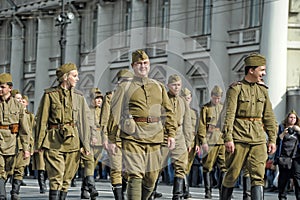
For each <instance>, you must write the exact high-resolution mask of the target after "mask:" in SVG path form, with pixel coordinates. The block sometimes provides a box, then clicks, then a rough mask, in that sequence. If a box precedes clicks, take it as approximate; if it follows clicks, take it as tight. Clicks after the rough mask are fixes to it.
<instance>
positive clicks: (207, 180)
mask: <svg viewBox="0 0 300 200" xmlns="http://www.w3.org/2000/svg"><path fill="white" fill-rule="evenodd" d="M203 180H204V188H205V198H206V199H211V198H212V196H211V179H210V173H209V172H204V173H203Z"/></svg>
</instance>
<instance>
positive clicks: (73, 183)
mask: <svg viewBox="0 0 300 200" xmlns="http://www.w3.org/2000/svg"><path fill="white" fill-rule="evenodd" d="M76 186H77V181H76V177H74V178H73V179H72V181H71V187H76Z"/></svg>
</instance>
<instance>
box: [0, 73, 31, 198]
mask: <svg viewBox="0 0 300 200" xmlns="http://www.w3.org/2000/svg"><path fill="white" fill-rule="evenodd" d="M12 86H13V83H12V77H11V75H10V74H7V73H2V74H0V112H1V114H0V116H1V117H0V133H1V135H2V139H1V141H0V172H1V173H0V200H5V199H6V191H5V180H6V179H7V175H8V173H9V172H12V171H13V170H14V168H13V167H14V162H15V159H16V152H18V149H17V140H18V137H19V138H20V141H21V143H20V144H21V146H22V147H21V149H22V151H21V152H20V156H21V157H22V159H23V160H26V161H27V160H29V159H30V141H29V138H30V136H31V132H30V124H28V121H27V116H26V115H25V109H24V106H23V105H22V104H21V103H20V102H18V101H17V100H16V99H15V98H13V97H12V96H11V90H12ZM21 178H23V177H21ZM12 184H13V187H14V185H15V186H16V187H18V188H20V184H21V182H20V180H17V179H15V178H14V179H13V181H12Z"/></svg>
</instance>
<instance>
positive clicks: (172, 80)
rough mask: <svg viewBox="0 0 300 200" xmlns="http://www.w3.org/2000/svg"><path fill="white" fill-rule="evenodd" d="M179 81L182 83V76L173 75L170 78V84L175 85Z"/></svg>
mask: <svg viewBox="0 0 300 200" xmlns="http://www.w3.org/2000/svg"><path fill="white" fill-rule="evenodd" d="M178 81H181V78H180V76H179V75H177V74H173V75H171V76H169V79H168V84H172V83H175V82H178Z"/></svg>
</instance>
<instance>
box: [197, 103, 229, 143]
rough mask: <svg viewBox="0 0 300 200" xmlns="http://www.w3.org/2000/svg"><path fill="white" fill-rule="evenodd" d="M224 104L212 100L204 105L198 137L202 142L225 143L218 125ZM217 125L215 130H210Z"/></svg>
mask: <svg viewBox="0 0 300 200" xmlns="http://www.w3.org/2000/svg"><path fill="white" fill-rule="evenodd" d="M222 109H223V104H222V103H219V104H217V105H214V104H213V103H212V102H211V101H210V102H208V103H206V104H205V105H203V106H202V108H201V111H200V117H199V128H198V138H199V142H200V144H210V145H214V144H224V141H223V139H222V133H221V131H220V127H216V126H217V123H218V120H219V117H220V114H221V112H222ZM209 126H210V127H215V129H213V130H208V128H209Z"/></svg>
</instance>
